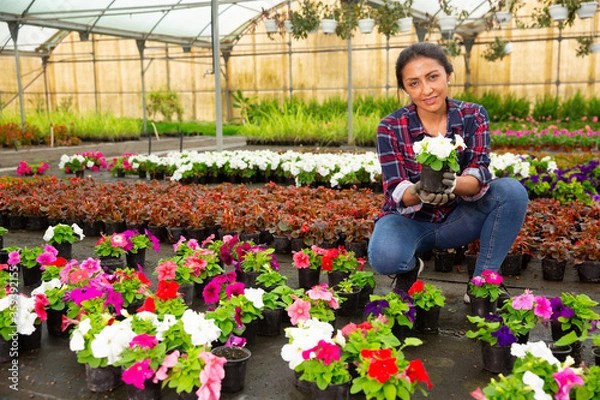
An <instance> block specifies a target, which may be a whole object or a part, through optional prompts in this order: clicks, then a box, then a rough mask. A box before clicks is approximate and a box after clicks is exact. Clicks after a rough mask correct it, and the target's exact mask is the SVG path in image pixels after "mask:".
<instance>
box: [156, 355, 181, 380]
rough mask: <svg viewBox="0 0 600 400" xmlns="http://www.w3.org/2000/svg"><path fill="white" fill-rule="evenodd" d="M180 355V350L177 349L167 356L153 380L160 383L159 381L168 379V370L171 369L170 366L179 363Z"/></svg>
mask: <svg viewBox="0 0 600 400" xmlns="http://www.w3.org/2000/svg"><path fill="white" fill-rule="evenodd" d="M179 356H180V353H179V350H175V351H174V352H172V353H171V354H169V355H168V356H166V357H165V359H164V360H163V362H162V365H161V366H160V367H159V368H158V371H156V374H154V378H153V379H152V382H154V383H158V381H164V380H165V379H167V371H168V370H169V368H173V367H174V366H175V365H177V360H179Z"/></svg>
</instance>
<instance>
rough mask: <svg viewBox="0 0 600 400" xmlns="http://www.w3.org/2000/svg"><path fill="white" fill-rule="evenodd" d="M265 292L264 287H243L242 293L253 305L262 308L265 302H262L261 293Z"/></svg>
mask: <svg viewBox="0 0 600 400" xmlns="http://www.w3.org/2000/svg"><path fill="white" fill-rule="evenodd" d="M264 294H265V291H264V289H261V288H245V289H244V295H245V296H246V298H247V299H248V300H250V302H251V303H252V305H254V307H256V308H258V309H261V308H264V306H265V303H263V295H264Z"/></svg>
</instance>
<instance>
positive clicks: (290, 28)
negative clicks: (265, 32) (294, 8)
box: [283, 19, 294, 33]
mask: <svg viewBox="0 0 600 400" xmlns="http://www.w3.org/2000/svg"><path fill="white" fill-rule="evenodd" d="M283 27H284V28H285V31H286V32H287V33H292V32H294V27H293V26H292V21H290V20H289V19H288V20H285V21H283Z"/></svg>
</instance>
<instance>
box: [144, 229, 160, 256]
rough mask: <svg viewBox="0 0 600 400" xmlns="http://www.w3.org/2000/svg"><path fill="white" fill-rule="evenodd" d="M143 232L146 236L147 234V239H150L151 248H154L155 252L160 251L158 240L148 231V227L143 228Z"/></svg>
mask: <svg viewBox="0 0 600 400" xmlns="http://www.w3.org/2000/svg"><path fill="white" fill-rule="evenodd" d="M144 233H145V234H146V236H148V239H150V241H151V242H152V250H154V251H155V252H157V253H158V252H159V251H160V240H159V239H158V238H157V237H156V236H154V235H153V234H152V233H150V231H149V230H148V229H146V230H144Z"/></svg>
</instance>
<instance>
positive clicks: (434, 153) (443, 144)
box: [413, 132, 466, 193]
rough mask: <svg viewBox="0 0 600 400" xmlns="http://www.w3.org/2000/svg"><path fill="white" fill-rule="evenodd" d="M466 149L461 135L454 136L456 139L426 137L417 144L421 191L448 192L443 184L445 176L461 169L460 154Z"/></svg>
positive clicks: (415, 147) (439, 136)
mask: <svg viewBox="0 0 600 400" xmlns="http://www.w3.org/2000/svg"><path fill="white" fill-rule="evenodd" d="M434 134H435V132H434ZM465 147H466V145H465V143H464V141H463V139H462V137H461V136H460V135H454V139H451V138H446V137H444V136H443V135H438V136H425V138H424V139H423V140H421V141H418V142H415V144H414V145H413V149H414V151H415V159H416V160H417V162H418V163H419V164H421V178H420V182H421V189H423V190H426V191H428V192H432V193H440V192H443V191H444V190H446V189H447V188H446V185H444V184H443V183H442V179H443V175H444V173H445V172H449V171H454V172H457V171H458V170H459V169H460V166H459V165H458V152H459V150H460V149H464V148H465Z"/></svg>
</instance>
